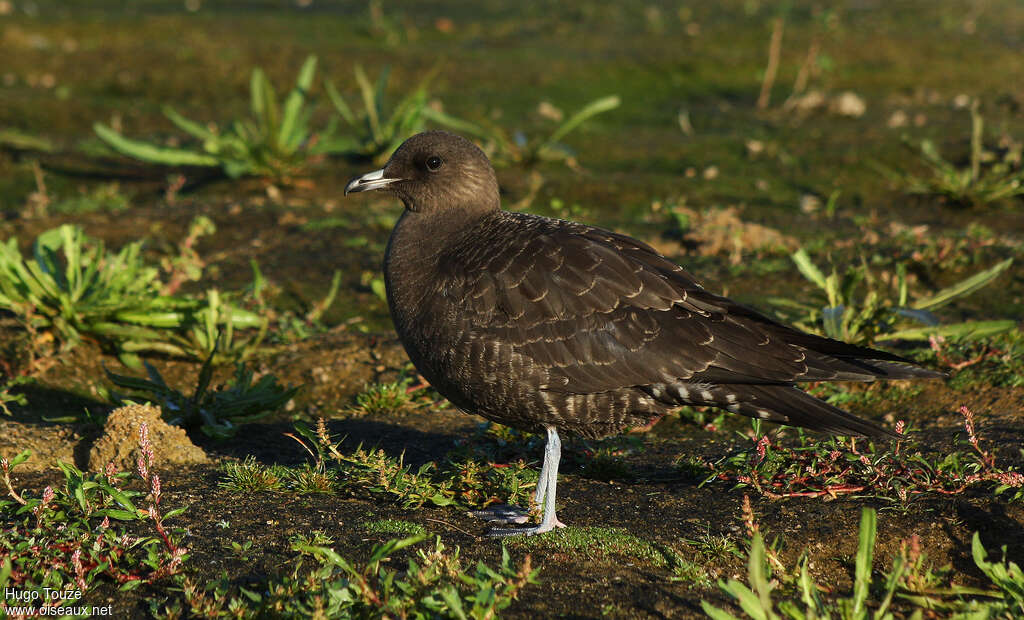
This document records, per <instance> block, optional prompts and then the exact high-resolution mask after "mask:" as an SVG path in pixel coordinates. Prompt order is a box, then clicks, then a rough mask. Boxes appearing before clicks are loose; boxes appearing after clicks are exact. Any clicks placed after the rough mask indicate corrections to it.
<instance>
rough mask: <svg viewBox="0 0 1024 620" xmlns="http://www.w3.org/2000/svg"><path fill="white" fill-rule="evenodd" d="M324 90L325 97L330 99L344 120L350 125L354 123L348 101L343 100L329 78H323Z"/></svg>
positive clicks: (354, 116) (354, 119)
mask: <svg viewBox="0 0 1024 620" xmlns="http://www.w3.org/2000/svg"><path fill="white" fill-rule="evenodd" d="M324 90H326V91H327V98H328V99H330V100H331V104H333V105H334V109H335V110H337V111H338V114H339V115H341V117H342V118H343V119H345V122H346V123H348V124H349V125H350V126H351V125H355V124H356V115H355V114H354V113H353V112H352V108H350V107H349V105H348V103H346V102H345V98H344V97H342V96H341V93H339V92H338V89H337V88H335V87H334V83H333V82H331V81H330V80H324Z"/></svg>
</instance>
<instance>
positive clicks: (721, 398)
mask: <svg viewBox="0 0 1024 620" xmlns="http://www.w3.org/2000/svg"><path fill="white" fill-rule="evenodd" d="M664 395H665V396H670V397H674V398H673V400H675V402H676V403H681V402H687V403H690V404H697V405H710V406H713V407H719V408H722V409H725V410H727V411H730V412H732V413H738V414H740V415H745V416H748V417H751V418H757V419H760V420H767V421H769V422H778V423H780V424H788V425H790V426H799V427H801V428H806V429H809V430H814V431H822V432H826V433H834V434H837V435H864V436H867V437H884V438H888V439H900V438H901V436H900V435H897V434H896V433H894V432H892V431H890V430H887V429H884V428H882V427H881V426H878V425H877V424H875V423H874V422H869V421H867V420H864V419H861V418H858V417H857V416H855V415H853V414H852V413H848V412H846V411H843V410H842V409H839V408H838V407H833V406H832V405H830V404H828V403H826V402H825V401H823V400H820V399H818V398H815V397H814V396H811V395H810V394H808V393H807V392H804V391H803V390H801V389H799V388H796V387H793V386H792V385H785V384H783V385H751V384H738V385H737V384H731V385H730V384H726V385H722V384H717V385H698V384H680V385H672V386H667V390H666V392H665V393H664Z"/></svg>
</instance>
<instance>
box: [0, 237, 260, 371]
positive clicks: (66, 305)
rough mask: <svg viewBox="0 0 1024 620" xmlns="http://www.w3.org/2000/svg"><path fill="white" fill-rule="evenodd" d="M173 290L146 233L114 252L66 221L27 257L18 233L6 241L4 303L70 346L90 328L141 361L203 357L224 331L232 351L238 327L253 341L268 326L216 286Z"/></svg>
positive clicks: (0, 298) (0, 283)
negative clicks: (150, 253)
mask: <svg viewBox="0 0 1024 620" xmlns="http://www.w3.org/2000/svg"><path fill="white" fill-rule="evenodd" d="M166 290H167V285H166V284H165V283H164V282H163V280H162V278H161V275H160V270H159V269H158V268H157V267H155V266H152V265H150V264H148V263H147V262H146V261H145V260H144V259H143V257H142V242H140V241H136V242H132V243H129V244H128V245H126V246H125V247H123V248H122V249H121V250H120V251H119V252H117V253H116V254H115V253H112V252H107V251H106V250H105V248H104V246H103V242H102V241H99V240H94V239H91V238H89V237H87V236H86V235H85V233H84V232H83V231H82V229H81V228H79V227H76V226H72V225H70V224H64V225H62V226H60V227H58V228H54V229H51V230H48V231H46V232H44V233H42V234H40V235H39V237H38V238H37V239H36V241H35V243H34V244H33V246H32V257H31V259H25V258H23V257H22V255H21V252H20V251H19V250H18V240H17V239H16V238H14V237H12V238H10V239H8V240H7V242H6V243H0V310H7V311H9V312H11V313H13V314H14V315H15V317H16V318H17V319H18V320H19V322H21V324H22V325H23V326H24V327H25V329H26V330H28V331H29V332H30V333H31V334H36V333H38V332H40V331H49V332H52V333H53V335H54V336H55V338H56V339H57V340H59V341H60V342H61V343H62V346H64V347H71V346H74V345H75V344H77V343H79V342H80V341H81V340H82V339H83V338H84V337H86V336H90V337H94V338H97V339H99V340H100V341H101V342H104V343H106V344H110V345H112V347H113V348H114V349H115V350H116V351H117V352H118V353H119V354H121V356H122V360H123V361H125V362H126V363H129V364H134V365H137V364H138V358H137V357H136V355H135V354H137V353H139V352H142V351H160V352H163V353H168V354H172V355H184V356H188V355H190V354H191V355H192V356H194V357H202V356H203V355H204V354H207V353H208V352H210V351H211V350H212V348H213V342H214V340H215V337H214V336H213V334H216V333H218V332H221V331H223V332H225V333H226V337H225V342H227V343H228V344H227V345H225V348H226V349H227V351H228V353H229V354H232V355H233V354H235V353H238V352H239V349H241V348H242V347H240V346H238V345H237V344H236V343H235V341H234V339H233V334H234V331H235V330H236V329H239V330H241V329H252V328H257V329H258V330H259V335H258V336H257V337H255V338H252V339H250V340H249V341H247V342H249V343H251V342H252V341H258V340H259V339H260V338H261V337H262V334H263V331H264V330H265V329H266V321H265V320H264V319H263V318H262V317H260V316H258V315H256V314H254V313H252V312H248V311H246V310H243V309H241V308H239V307H236V306H234V305H232V304H229V303H226V302H224V301H223V300H222V299H221V297H220V295H219V294H218V293H217V291H215V290H211V291H208V292H207V296H206V298H205V299H196V298H192V297H183V296H174V295H170V294H167V293H166ZM222 350H223V349H222ZM197 352H198V353H197Z"/></svg>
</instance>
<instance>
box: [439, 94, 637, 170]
mask: <svg viewBox="0 0 1024 620" xmlns="http://www.w3.org/2000/svg"><path fill="white" fill-rule="evenodd" d="M620 103H621V100H620V99H619V97H618V96H617V95H609V96H607V97H601V98H599V99H595V100H594V101H591V102H590V103H588V104H587V105H585V106H583V107H582V108H580V109H579V110H577V111H576V112H575V113H573V114H572V115H571V116H569V118H567V119H566V120H565V121H564V122H561V123H560V124H559V125H558V126H557V127H555V129H554V130H553V131H552V132H551V133H550V134H548V135H545V136H540V135H538V136H533V137H527V136H526V135H525V134H523V133H522V132H521V131H516V132H514V133H513V134H512V135H511V136H510V135H509V134H508V132H506V131H505V130H504V129H503V128H501V127H499V126H497V125H494V124H490V123H488V124H485V125H480V124H476V123H471V122H469V121H464V120H461V119H457V118H453V117H451V116H448V115H446V114H444V113H443V112H439V111H437V110H432V109H431V110H428V111H427V116H428V117H429V118H430V119H431V120H433V121H435V122H437V123H440V124H443V125H445V126H447V127H450V128H452V129H455V130H458V131H462V132H465V133H468V134H470V135H473V136H476V137H477V138H479V139H480V140H482V141H483V142H484V151H485V152H486V153H487V154H488V156H490V158H491V161H492V162H493V163H494V165H496V166H508V165H520V166H526V167H532V166H535V165H537V164H539V163H541V162H545V161H564V162H566V163H567V164H568V165H569V166H570V167H576V166H577V163H576V158H575V154H574V153H573V151H572V149H570V148H569V147H567V146H566V145H564V144H562V143H561V142H560V140H562V138H564V137H565V136H567V135H569V134H570V133H572V132H573V131H575V130H576V129H578V128H579V127H580V126H581V125H583V123H585V122H587V121H589V120H590V119H591V118H593V117H595V116H597V115H598V114H601V113H603V112H608V111H609V110H614V109H615V108H617V107H619V104H620Z"/></svg>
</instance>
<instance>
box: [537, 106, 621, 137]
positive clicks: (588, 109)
mask: <svg viewBox="0 0 1024 620" xmlns="http://www.w3.org/2000/svg"><path fill="white" fill-rule="evenodd" d="M621 103H622V100H621V99H619V96H618V95H609V96H607V97H602V98H600V99H597V100H595V101H591V102H590V103H588V104H587V105H585V106H583V109H581V110H580V111H578V112H576V113H575V114H573V115H572V116H570V117H569V120H567V121H565V122H564V123H562V125H561V126H560V127H559V128H558V129H556V130H555V132H554V133H553V134H551V137H549V138H548V139H547V140H546V141H545V144H548V145H550V144H554V143H555V142H558V141H559V140H561V139H562V138H563V137H565V136H566V135H567V134H568V133H569V132H571V131H572V130H574V129H576V128H577V127H579V126H580V125H581V124H583V123H584V122H586V121H587V120H588V119H590V118H592V117H594V116H597V115H598V114H601V113H603V112H607V111H609V110H614V109H615V108H617V107H619V104H621Z"/></svg>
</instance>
